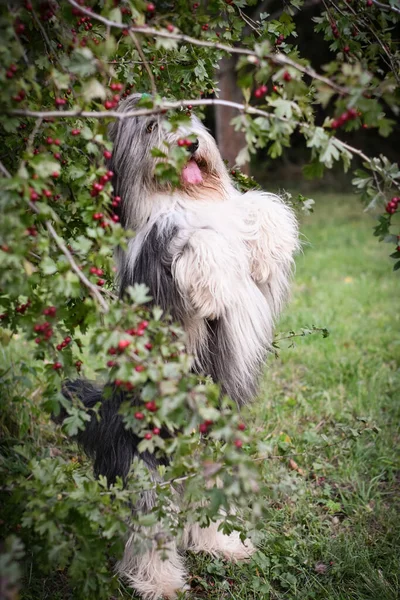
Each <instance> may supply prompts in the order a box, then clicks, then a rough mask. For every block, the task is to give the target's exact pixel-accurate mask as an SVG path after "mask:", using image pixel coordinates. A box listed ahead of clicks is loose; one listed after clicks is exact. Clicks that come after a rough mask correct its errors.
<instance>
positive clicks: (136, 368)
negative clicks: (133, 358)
mask: <svg viewBox="0 0 400 600" xmlns="http://www.w3.org/2000/svg"><path fill="white" fill-rule="evenodd" d="M145 368H146V367H145V366H144V365H136V367H135V371H137V372H138V373H143V371H144V370H145Z"/></svg>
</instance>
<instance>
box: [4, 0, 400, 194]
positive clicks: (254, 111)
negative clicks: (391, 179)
mask: <svg viewBox="0 0 400 600" xmlns="http://www.w3.org/2000/svg"><path fill="white" fill-rule="evenodd" d="M69 1H70V0H69ZM217 105H222V106H229V107H231V108H236V109H237V110H239V111H241V112H243V113H245V114H249V115H259V116H262V117H266V118H267V119H275V120H278V121H282V122H285V123H289V124H291V125H293V126H296V127H304V128H306V129H310V128H311V127H312V125H311V124H309V123H307V122H305V121H304V122H300V121H294V120H292V119H287V118H286V117H278V116H277V115H275V114H273V113H270V112H267V111H266V110H262V109H261V108H255V107H254V106H249V105H245V104H240V103H239V102H232V101H231V100H222V99H220V98H207V99H201V100H177V101H175V102H162V103H161V104H159V105H156V106H154V107H153V108H143V109H138V110H132V111H127V112H118V111H111V110H110V111H93V112H90V111H73V110H70V111H67V110H66V111H49V112H36V111H29V110H22V109H15V110H11V111H9V113H8V114H11V115H16V116H25V117H34V118H37V117H43V118H50V117H57V118H67V117H87V118H94V119H107V118H113V119H131V118H132V117H142V116H148V115H154V114H160V113H164V112H166V111H167V110H173V109H179V108H187V107H188V106H217ZM336 139H339V138H336ZM339 141H340V143H341V144H342V146H343V147H344V148H346V150H348V151H349V152H351V154H355V155H357V156H359V157H360V158H362V159H363V160H365V161H366V162H368V163H370V164H372V159H371V158H369V157H368V156H367V155H366V154H364V153H363V152H362V151H361V150H359V149H358V148H354V147H353V146H350V144H347V143H346V142H342V140H339ZM396 185H397V184H396Z"/></svg>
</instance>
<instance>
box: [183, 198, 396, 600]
mask: <svg viewBox="0 0 400 600" xmlns="http://www.w3.org/2000/svg"><path fill="white" fill-rule="evenodd" d="M316 200H317V203H316V209H315V213H314V214H313V215H310V216H308V217H305V218H304V219H303V223H302V226H301V230H302V233H303V235H304V247H303V254H302V255H301V256H299V258H298V260H297V270H296V277H295V284H294V292H293V296H292V300H291V302H290V304H289V306H288V308H287V310H286V313H285V315H284V316H283V318H282V319H281V322H280V323H279V331H280V332H282V333H281V335H284V334H285V333H286V332H288V331H290V330H294V331H299V330H300V329H301V328H302V327H310V326H312V325H315V326H317V327H327V328H328V329H329V331H330V336H329V337H328V338H326V339H323V338H322V336H321V335H318V334H313V335H310V336H307V337H300V338H294V339H293V340H290V342H282V343H281V348H280V352H279V358H277V359H274V358H271V359H270V361H269V365H268V368H267V372H266V375H265V379H264V382H263V386H262V391H261V394H260V399H259V401H258V402H256V403H255V405H254V407H253V408H252V415H253V419H254V426H255V427H258V428H262V430H263V431H264V432H265V439H266V441H268V440H274V441H277V440H278V441H279V440H281V443H280V448H281V452H282V451H283V452H284V453H286V455H285V458H283V459H276V458H275V459H270V460H266V461H265V463H264V469H265V478H266V480H267V481H268V482H269V484H270V489H271V496H270V498H268V499H266V501H267V503H268V516H269V518H268V519H267V520H266V521H265V522H264V523H261V524H260V527H259V531H258V540H259V548H260V550H259V551H258V552H257V554H256V555H255V557H254V559H253V560H252V561H251V562H250V563H249V564H244V565H240V566H238V565H227V564H226V563H223V562H222V561H215V560H214V561H213V560H210V559H209V558H207V557H201V556H198V557H192V558H190V559H189V567H190V572H191V573H192V574H193V580H192V588H193V590H192V593H191V596H190V597H191V598H193V599H194V598H203V599H207V600H211V599H215V598H226V599H227V600H228V599H230V600H255V599H260V600H261V599H270V600H273V599H296V600H297V599H298V600H300V599H301V600H303V599H304V600H311V599H321V600H322V599H327V600H350V599H352V600H353V599H354V600H367V599H368V600H377V599H379V600H394V599H395V598H398V597H399V596H400V586H399V563H400V519H399V509H400V461H399V428H398V424H399V416H400V415H399V413H400V406H399V398H400V394H399V391H400V377H399V363H400V341H399V330H400V327H399V321H400V315H399V310H398V301H397V296H398V290H399V280H398V276H397V275H396V274H394V273H393V271H392V264H391V262H390V259H389V258H388V251H387V246H385V245H384V244H378V242H377V240H376V238H374V237H373V236H372V226H373V224H374V220H373V218H372V217H370V216H369V215H365V214H363V213H362V208H361V206H360V204H359V203H358V201H357V199H355V198H354V197H350V196H341V197H339V198H338V197H337V196H323V197H321V198H316ZM292 342H295V345H294V346H293V344H292ZM287 454H294V455H293V456H291V457H290V456H287ZM290 458H292V460H295V461H296V464H297V466H298V468H299V469H301V470H302V471H301V473H299V472H296V471H294V470H293V469H291V468H290V465H289V460H290ZM292 466H295V465H292ZM295 468H296V467H295Z"/></svg>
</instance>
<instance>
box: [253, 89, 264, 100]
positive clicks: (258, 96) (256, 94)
mask: <svg viewBox="0 0 400 600" xmlns="http://www.w3.org/2000/svg"><path fill="white" fill-rule="evenodd" d="M254 95H255V97H256V98H261V96H262V95H263V94H262V91H261V88H257V89H256V90H255V91H254Z"/></svg>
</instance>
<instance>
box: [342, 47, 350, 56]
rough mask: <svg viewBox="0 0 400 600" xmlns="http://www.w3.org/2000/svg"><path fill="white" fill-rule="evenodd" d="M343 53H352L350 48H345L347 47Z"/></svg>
mask: <svg viewBox="0 0 400 600" xmlns="http://www.w3.org/2000/svg"><path fill="white" fill-rule="evenodd" d="M343 52H344V53H345V54H348V53H349V52H350V48H349V46H345V47H344V48H343Z"/></svg>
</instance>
